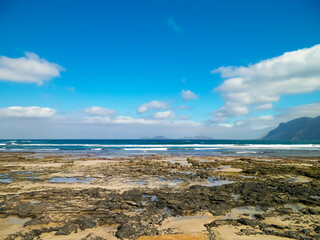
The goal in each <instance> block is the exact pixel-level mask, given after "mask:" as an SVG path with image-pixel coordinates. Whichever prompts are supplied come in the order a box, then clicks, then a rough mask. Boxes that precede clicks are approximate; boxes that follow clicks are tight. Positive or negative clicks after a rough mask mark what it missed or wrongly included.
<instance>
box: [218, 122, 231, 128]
mask: <svg viewBox="0 0 320 240" xmlns="http://www.w3.org/2000/svg"><path fill="white" fill-rule="evenodd" d="M219 126H220V127H226V128H231V127H233V124H231V123H221V124H219Z"/></svg>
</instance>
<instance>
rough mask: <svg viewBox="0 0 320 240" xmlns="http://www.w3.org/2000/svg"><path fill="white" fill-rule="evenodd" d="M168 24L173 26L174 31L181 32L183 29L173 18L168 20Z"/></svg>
mask: <svg viewBox="0 0 320 240" xmlns="http://www.w3.org/2000/svg"><path fill="white" fill-rule="evenodd" d="M168 24H169V26H171V27H172V28H173V30H174V31H175V33H183V29H182V28H181V27H180V26H179V25H178V24H177V23H176V22H175V21H174V20H173V18H170V19H169V20H168Z"/></svg>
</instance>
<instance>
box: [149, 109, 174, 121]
mask: <svg viewBox="0 0 320 240" xmlns="http://www.w3.org/2000/svg"><path fill="white" fill-rule="evenodd" d="M153 117H154V118H156V119H169V118H174V117H175V114H174V112H172V111H164V112H156V113H154V114H153Z"/></svg>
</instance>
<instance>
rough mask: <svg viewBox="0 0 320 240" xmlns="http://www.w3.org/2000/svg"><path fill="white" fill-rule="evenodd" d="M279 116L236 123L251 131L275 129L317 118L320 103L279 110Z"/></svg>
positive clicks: (319, 111)
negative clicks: (293, 122) (299, 120)
mask: <svg viewBox="0 0 320 240" xmlns="http://www.w3.org/2000/svg"><path fill="white" fill-rule="evenodd" d="M279 111H281V112H280V113H279V114H276V115H274V116H271V115H266V116H260V117H255V118H248V119H245V120H241V121H238V122H236V123H235V125H236V126H246V127H249V128H250V129H266V128H270V129H272V128H275V127H277V126H278V125H279V123H281V122H288V121H290V120H293V119H295V118H300V117H317V116H319V115H320V102H315V103H311V104H306V105H300V106H295V107H291V108H287V109H279Z"/></svg>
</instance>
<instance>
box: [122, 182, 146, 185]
mask: <svg viewBox="0 0 320 240" xmlns="http://www.w3.org/2000/svg"><path fill="white" fill-rule="evenodd" d="M126 184H138V185H146V184H147V182H146V181H128V182H126Z"/></svg>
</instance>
